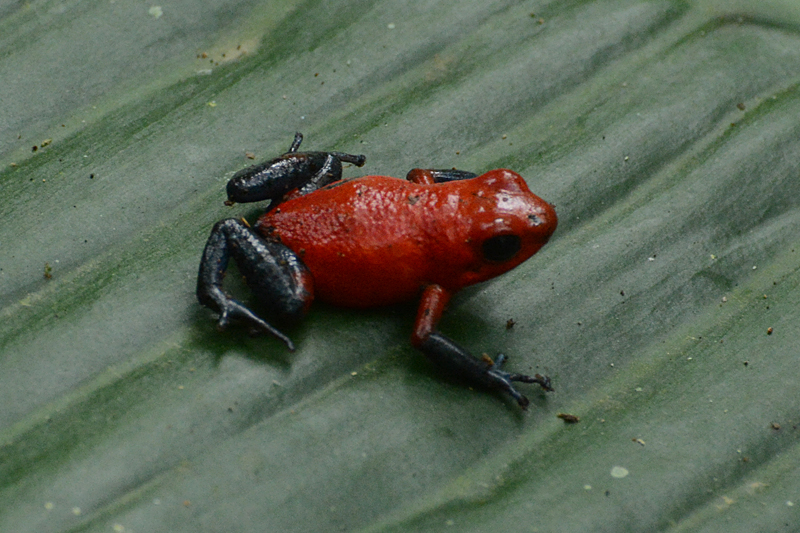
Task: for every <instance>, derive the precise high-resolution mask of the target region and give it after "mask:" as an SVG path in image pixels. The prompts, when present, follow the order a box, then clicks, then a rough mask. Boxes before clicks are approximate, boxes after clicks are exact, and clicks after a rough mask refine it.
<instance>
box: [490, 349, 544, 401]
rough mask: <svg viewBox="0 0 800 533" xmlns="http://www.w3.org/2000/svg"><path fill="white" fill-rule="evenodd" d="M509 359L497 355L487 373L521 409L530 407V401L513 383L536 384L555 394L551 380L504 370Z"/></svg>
mask: <svg viewBox="0 0 800 533" xmlns="http://www.w3.org/2000/svg"><path fill="white" fill-rule="evenodd" d="M506 361H507V358H506V356H505V355H503V354H497V359H495V360H494V362H493V363H492V364H491V366H489V368H488V369H487V370H486V373H487V374H489V375H490V376H491V377H492V379H493V380H494V381H495V382H496V386H497V387H499V388H500V389H502V390H504V391H506V392H507V393H508V394H510V395H511V397H512V398H514V399H515V400H516V401H517V403H518V404H519V406H520V407H522V408H523V409H525V408H527V407H528V404H529V403H530V401H529V400H528V399H527V398H526V397H525V396H523V395H522V394H520V393H519V391H517V390H516V389H515V388H514V386H513V385H512V384H511V382H512V381H519V382H520V383H536V384H538V385H539V386H540V387H541V388H542V389H543V390H545V391H546V392H553V390H554V389H553V387H551V386H550V378H549V377H547V376H542V375H541V374H535V375H534V376H526V375H525V374H516V373H510V372H506V371H504V370H502V367H503V364H504V363H505V362H506Z"/></svg>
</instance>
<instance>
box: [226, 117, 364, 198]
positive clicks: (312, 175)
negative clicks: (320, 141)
mask: <svg viewBox="0 0 800 533" xmlns="http://www.w3.org/2000/svg"><path fill="white" fill-rule="evenodd" d="M302 141H303V136H302V135H301V134H300V133H297V134H295V137H294V141H293V142H292V145H291V146H290V147H289V151H288V152H286V153H285V154H283V155H282V156H280V157H276V158H275V159H271V160H269V161H264V162H263V163H259V164H258V165H253V166H252V167H249V168H246V169H244V170H240V171H239V172H237V173H236V174H234V175H233V177H232V178H231V179H230V181H229V182H228V186H227V193H228V201H227V202H226V203H227V204H228V205H232V204H233V203H247V202H260V201H262V200H272V203H271V204H270V207H275V205H277V204H278V203H279V202H280V201H281V200H282V199H283V198H284V196H286V194H288V193H289V192H292V191H297V193H296V194H297V195H303V194H308V193H310V192H313V191H315V190H317V189H319V188H320V187H323V186H325V185H327V184H328V183H332V182H334V181H338V180H340V179H342V162H344V163H352V164H354V165H356V166H359V167H360V166H363V165H364V162H365V161H366V157H365V156H363V155H353V154H345V153H342V152H298V151H297V150H298V149H299V148H300V143H301V142H302Z"/></svg>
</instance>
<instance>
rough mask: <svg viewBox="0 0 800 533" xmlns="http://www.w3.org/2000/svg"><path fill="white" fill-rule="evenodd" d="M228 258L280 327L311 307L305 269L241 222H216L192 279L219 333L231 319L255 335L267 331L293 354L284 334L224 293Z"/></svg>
mask: <svg viewBox="0 0 800 533" xmlns="http://www.w3.org/2000/svg"><path fill="white" fill-rule="evenodd" d="M231 257H233V259H234V261H236V265H237V266H238V267H239V272H241V274H242V275H243V276H244V278H245V280H246V282H247V285H248V286H249V287H250V289H251V290H252V291H253V293H254V294H255V296H256V297H257V298H258V299H259V301H261V302H262V303H263V304H264V307H265V310H266V312H267V313H269V317H270V319H276V320H279V321H282V322H296V321H299V320H300V319H302V318H303V317H304V316H305V314H306V312H307V311H308V308H309V306H310V305H311V301H312V300H313V298H314V296H313V280H312V277H311V273H310V272H309V271H308V268H306V266H305V265H304V264H303V262H302V261H301V260H300V258H299V257H297V255H296V254H295V253H294V252H292V251H291V250H290V249H289V248H287V247H286V246H285V245H283V244H281V243H279V242H271V241H267V240H265V239H264V238H262V237H261V236H260V235H258V234H256V233H255V232H253V231H252V230H251V229H250V228H248V227H247V226H246V225H244V224H243V223H242V222H240V221H238V220H236V219H232V218H229V219H226V220H222V221H220V222H217V224H216V225H215V226H214V228H213V229H212V230H211V235H210V236H209V237H208V242H207V243H206V247H205V249H204V250H203V258H202V260H201V261H200V272H199V274H198V277H197V299H198V300H199V301H200V303H201V304H202V305H204V306H206V307H208V308H210V309H212V310H213V311H215V312H217V313H219V315H220V317H219V327H220V328H221V329H224V328H225V327H226V326H227V325H228V323H229V322H230V320H231V319H238V320H241V321H244V322H246V323H248V324H249V325H251V326H253V328H254V329H255V330H256V331H259V330H263V331H267V332H268V333H270V334H271V335H273V336H275V337H277V338H278V339H280V340H281V341H283V342H284V343H285V344H286V346H287V347H288V348H289V350H292V351H294V345H293V344H292V341H291V340H290V339H289V338H288V337H287V336H286V335H284V334H283V333H281V332H280V331H279V330H277V329H276V328H275V327H274V326H272V325H271V324H269V323H267V322H266V321H264V320H263V319H262V318H261V317H259V316H258V315H256V314H255V313H254V312H252V311H251V310H250V309H248V308H247V307H246V306H244V305H243V304H241V303H240V302H238V301H236V300H234V299H233V298H231V297H230V296H228V295H227V294H226V293H225V291H224V289H223V287H222V281H223V278H224V277H225V270H226V269H227V267H228V260H229V259H230V258H231Z"/></svg>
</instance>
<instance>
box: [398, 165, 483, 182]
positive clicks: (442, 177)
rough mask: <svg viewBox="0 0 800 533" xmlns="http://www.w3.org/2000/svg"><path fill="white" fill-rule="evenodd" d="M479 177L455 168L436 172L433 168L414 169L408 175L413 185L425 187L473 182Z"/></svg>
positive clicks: (407, 177)
mask: <svg viewBox="0 0 800 533" xmlns="http://www.w3.org/2000/svg"><path fill="white" fill-rule="evenodd" d="M477 176H478V175H477V174H475V173H474V172H468V171H466V170H458V169H455V168H452V169H445V170H436V169H433V168H414V169H411V170H410V171H409V172H408V174H406V179H407V180H408V181H411V182H413V183H420V184H423V185H433V184H434V183H445V182H448V181H460V180H471V179H472V178H476V177H477Z"/></svg>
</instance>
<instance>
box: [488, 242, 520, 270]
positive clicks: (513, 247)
mask: <svg viewBox="0 0 800 533" xmlns="http://www.w3.org/2000/svg"><path fill="white" fill-rule="evenodd" d="M521 247H522V242H521V241H520V238H519V237H518V236H516V235H497V236H496V237H492V238H491V239H486V240H485V241H483V246H482V250H483V257H485V258H486V259H488V260H489V261H494V262H496V263H502V262H503V261H508V260H509V259H511V258H512V257H514V256H515V255H517V252H519V249H520V248H521Z"/></svg>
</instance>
